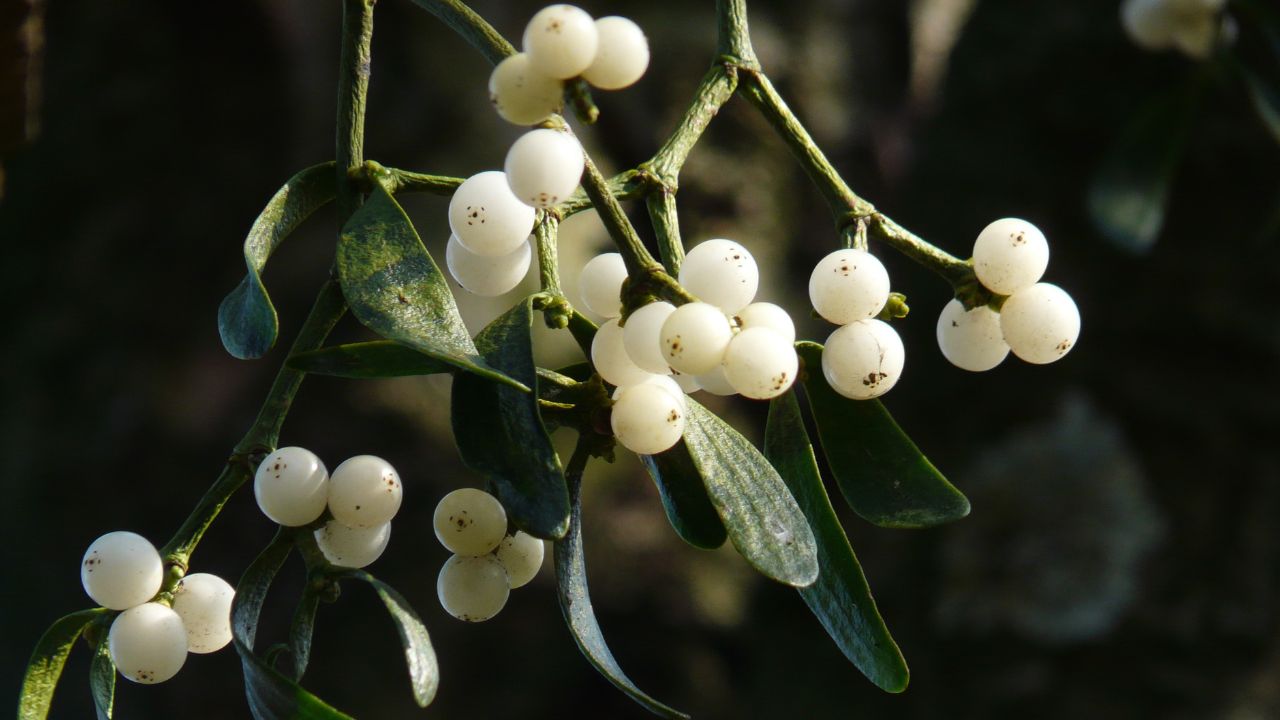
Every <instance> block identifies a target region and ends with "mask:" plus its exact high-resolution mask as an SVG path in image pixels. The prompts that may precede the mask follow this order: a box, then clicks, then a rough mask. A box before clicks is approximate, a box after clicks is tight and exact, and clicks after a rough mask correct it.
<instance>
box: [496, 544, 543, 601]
mask: <svg viewBox="0 0 1280 720" xmlns="http://www.w3.org/2000/svg"><path fill="white" fill-rule="evenodd" d="M545 554H546V546H545V545H543V543H542V541H541V540H539V539H538V538H536V537H534V536H532V535H529V534H528V533H524V532H520V531H518V530H517V531H516V534H515V535H508V536H507V537H504V538H502V543H501V544H499V545H498V549H497V550H496V551H495V552H494V555H495V556H496V557H497V558H498V562H500V563H502V567H503V568H505V569H506V571H507V579H508V580H509V581H510V582H511V589H512V590H515V589H516V588H518V587H524V586H525V585H528V584H529V581H530V580H532V579H533V578H534V576H535V575H537V574H538V570H539V569H540V568H541V567H542V559H543V556H544V555H545Z"/></svg>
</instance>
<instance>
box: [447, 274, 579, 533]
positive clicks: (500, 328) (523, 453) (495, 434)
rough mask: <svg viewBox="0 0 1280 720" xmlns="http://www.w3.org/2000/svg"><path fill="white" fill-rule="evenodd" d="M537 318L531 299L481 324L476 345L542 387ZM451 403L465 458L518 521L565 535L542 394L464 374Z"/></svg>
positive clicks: (561, 488) (556, 461)
mask: <svg viewBox="0 0 1280 720" xmlns="http://www.w3.org/2000/svg"><path fill="white" fill-rule="evenodd" d="M532 323H533V309H532V303H531V301H530V299H528V298H526V299H524V300H521V301H520V302H519V303H517V304H516V306H515V307H513V308H511V309H510V310H508V311H507V312H506V313H504V314H503V315H502V316H501V317H499V318H498V319H496V320H494V321H493V322H492V323H490V324H489V326H488V327H486V328H485V329H484V330H482V331H481V332H480V334H479V335H477V336H476V345H477V347H478V348H479V349H480V352H481V353H483V354H484V358H485V360H486V361H487V362H488V363H489V365H490V366H491V367H494V368H497V369H499V370H501V371H502V372H503V373H505V374H506V375H507V376H509V377H512V378H515V379H516V380H517V381H519V382H521V383H524V384H526V385H528V386H529V387H536V385H537V382H538V376H537V368H536V367H535V366H534V364H533V346H532V335H531V332H530V328H531V327H532ZM452 403H453V410H452V415H453V435H454V438H455V440H457V443H458V451H459V452H460V453H461V454H462V460H463V462H465V463H466V464H467V467H470V468H471V469H472V470H475V471H476V472H478V473H480V474H481V475H483V476H484V477H485V479H486V480H488V481H489V483H490V485H491V486H492V488H493V490H494V494H495V495H497V496H498V499H499V500H501V501H502V505H503V507H505V508H506V509H507V515H508V517H510V518H511V520H512V522H514V523H515V525H516V527H518V528H520V529H521V530H524V531H525V532H527V533H529V534H530V535H533V536H535V537H540V538H546V539H548V540H554V539H556V538H558V537H561V536H563V535H564V532H565V529H566V528H567V527H568V522H569V491H568V490H567V489H566V488H565V482H564V470H563V469H562V468H561V467H560V458H559V457H557V456H556V451H555V448H554V447H552V445H551V436H550V435H548V434H547V429H546V427H545V426H544V425H543V424H542V416H541V415H540V414H539V412H538V398H537V396H536V395H533V394H530V393H523V392H519V391H517V390H514V389H512V388H511V387H508V386H506V385H498V384H496V383H491V382H487V381H485V380H484V379H483V378H480V377H475V376H472V375H468V374H466V373H459V374H458V375H456V376H455V377H454V380H453V400H452Z"/></svg>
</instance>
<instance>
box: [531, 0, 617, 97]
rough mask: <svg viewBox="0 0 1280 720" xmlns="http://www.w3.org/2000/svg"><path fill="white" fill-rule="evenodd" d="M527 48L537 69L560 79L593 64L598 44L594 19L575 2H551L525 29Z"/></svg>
mask: <svg viewBox="0 0 1280 720" xmlns="http://www.w3.org/2000/svg"><path fill="white" fill-rule="evenodd" d="M523 44H524V51H525V53H527V54H528V55H529V63H530V65H531V66H532V67H533V69H534V70H536V71H538V72H540V73H542V74H543V75H546V76H547V77H552V78H559V79H561V80H564V79H567V78H571V77H575V76H577V75H579V74H580V73H582V71H583V70H586V69H587V68H588V67H590V66H591V61H592V60H594V59H595V56H596V49H597V48H598V47H599V33H598V31H597V30H596V24H595V21H594V20H592V18H591V16H590V15H589V14H587V12H586V11H585V10H583V9H581V8H578V7H575V6H573V5H549V6H547V7H545V8H543V9H541V10H539V11H538V12H537V13H535V14H534V16H533V18H532V19H530V20H529V24H528V25H526V26H525V29H524V41H523Z"/></svg>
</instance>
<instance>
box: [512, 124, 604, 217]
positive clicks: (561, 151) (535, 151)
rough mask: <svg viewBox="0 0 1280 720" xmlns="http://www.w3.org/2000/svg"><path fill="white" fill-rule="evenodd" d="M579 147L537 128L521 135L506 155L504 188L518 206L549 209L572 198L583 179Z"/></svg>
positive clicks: (553, 132)
mask: <svg viewBox="0 0 1280 720" xmlns="http://www.w3.org/2000/svg"><path fill="white" fill-rule="evenodd" d="M583 167H585V160H584V159H583V154H582V145H580V144H579V143H578V139H577V138H575V137H574V136H572V135H570V134H569V133H567V132H561V131H560V130H552V129H550V128H539V129H537V130H530V131H529V132H527V133H525V134H524V135H521V136H520V138H519V139H518V140H516V141H515V143H513V144H512V145H511V149H510V150H508V151H507V160H506V163H505V164H504V165H503V168H504V169H505V170H506V172H507V184H508V185H510V186H511V192H512V193H513V194H515V196H516V197H517V198H519V199H520V202H522V203H524V204H526V205H529V206H531V207H536V208H547V207H551V206H553V205H555V204H557V203H559V202H561V201H563V200H564V199H565V198H567V197H569V196H570V195H572V194H573V191H574V190H575V189H577V187H578V182H579V181H580V180H581V179H582V169H583Z"/></svg>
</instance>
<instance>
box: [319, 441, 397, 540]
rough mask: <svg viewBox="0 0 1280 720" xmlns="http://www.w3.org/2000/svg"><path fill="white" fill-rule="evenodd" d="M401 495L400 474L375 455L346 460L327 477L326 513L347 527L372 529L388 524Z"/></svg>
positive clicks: (394, 513)
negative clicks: (327, 509) (327, 497)
mask: <svg viewBox="0 0 1280 720" xmlns="http://www.w3.org/2000/svg"><path fill="white" fill-rule="evenodd" d="M403 496H404V488H403V486H402V485H401V483H400V475H399V473H397V472H396V469H395V468H393V467H391V463H389V462H387V461H386V460H383V459H382V458H380V457H376V456H374V455H357V456H355V457H353V458H350V459H349V460H346V461H345V462H343V463H342V464H341V465H339V466H338V467H337V468H336V469H334V471H333V475H332V476H331V477H330V478H329V512H331V513H333V518H334V519H335V520H337V521H338V522H340V523H342V524H343V525H346V526H347V527H353V528H372V527H377V526H379V525H382V524H383V523H386V522H390V521H391V518H393V517H395V515H396V512H397V511H399V510H400V501H401V500H402V499H403Z"/></svg>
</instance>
